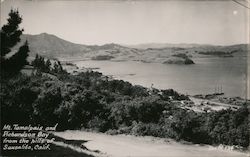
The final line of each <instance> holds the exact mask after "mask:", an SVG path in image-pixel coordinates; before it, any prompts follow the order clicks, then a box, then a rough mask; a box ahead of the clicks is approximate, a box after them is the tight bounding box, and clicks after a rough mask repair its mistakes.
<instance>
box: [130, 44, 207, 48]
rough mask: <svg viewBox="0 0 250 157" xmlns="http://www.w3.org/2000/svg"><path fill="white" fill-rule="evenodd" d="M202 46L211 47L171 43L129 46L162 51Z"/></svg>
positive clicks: (199, 45)
mask: <svg viewBox="0 0 250 157" xmlns="http://www.w3.org/2000/svg"><path fill="white" fill-rule="evenodd" d="M202 46H211V45H201V44H170V43H144V44H136V45H127V47H130V48H137V49H148V48H153V49H161V48H169V47H179V48H193V47H202Z"/></svg>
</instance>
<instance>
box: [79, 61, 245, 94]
mask: <svg viewBox="0 0 250 157" xmlns="http://www.w3.org/2000/svg"><path fill="white" fill-rule="evenodd" d="M194 61H195V63H196V64H194V65H165V64H160V63H141V62H133V61H126V62H112V61H77V62H75V64H77V66H79V67H89V68H100V69H97V70H96V71H100V72H102V73H103V74H105V75H113V76H114V77H115V78H117V79H122V80H125V81H129V82H130V83H132V84H138V85H142V86H145V87H150V86H151V85H152V84H153V87H155V88H159V89H167V88H173V89H175V90H176V91H179V92H181V93H184V94H191V95H192V94H208V93H213V92H215V88H217V91H218V90H221V87H222V90H223V92H224V93H225V95H226V96H240V97H243V98H245V95H246V87H247V85H246V62H245V59H244V58H240V57H238V58H236V57H235V58H197V59H194Z"/></svg>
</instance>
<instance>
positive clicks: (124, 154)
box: [55, 131, 247, 157]
mask: <svg viewBox="0 0 250 157" xmlns="http://www.w3.org/2000/svg"><path fill="white" fill-rule="evenodd" d="M55 135H57V136H60V137H62V138H65V139H68V140H87V141H88V142H86V143H84V146H85V147H87V148H88V149H90V150H92V151H94V150H98V151H100V152H101V153H102V156H103V154H105V155H106V156H109V157H153V156H154V157H247V154H246V153H241V152H237V151H232V150H225V149H221V148H217V147H212V146H208V145H204V146H201V145H193V144H182V143H179V142H176V141H174V140H171V139H162V138H155V137H135V136H128V135H107V134H102V133H90V132H85V131H65V132H56V133H55ZM166 140H167V141H166Z"/></svg>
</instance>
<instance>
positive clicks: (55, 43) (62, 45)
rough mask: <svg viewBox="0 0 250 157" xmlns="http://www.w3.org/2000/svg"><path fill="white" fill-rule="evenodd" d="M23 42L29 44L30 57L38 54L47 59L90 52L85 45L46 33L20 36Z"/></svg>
mask: <svg viewBox="0 0 250 157" xmlns="http://www.w3.org/2000/svg"><path fill="white" fill-rule="evenodd" d="M25 40H28V42H29V47H30V52H31V55H35V54H39V55H42V56H47V57H58V56H73V55H76V54H81V53H84V52H87V51H90V50H91V49H89V48H88V46H87V45H81V44H75V43H72V42H69V41H66V40H63V39H61V38H59V37H57V36H55V35H51V34H47V33H42V34H38V35H28V34H24V35H22V36H21V41H22V42H23V41H25ZM22 42H21V43H22Z"/></svg>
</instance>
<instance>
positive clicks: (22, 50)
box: [0, 9, 29, 74]
mask: <svg viewBox="0 0 250 157" xmlns="http://www.w3.org/2000/svg"><path fill="white" fill-rule="evenodd" d="M7 21H8V23H7V24H5V25H3V27H2V29H1V56H0V64H1V73H3V74H16V73H17V72H19V71H20V70H21V69H22V68H23V66H24V65H26V64H27V61H26V59H27V57H28V52H29V46H28V42H27V41H26V42H25V43H24V44H23V45H22V46H20V47H19V49H18V51H17V52H16V53H15V54H14V55H12V56H10V57H7V54H9V53H10V52H11V49H12V48H13V47H14V46H15V45H16V44H17V43H18V42H20V36H21V35H22V32H23V31H24V30H23V29H20V28H19V24H20V23H21V22H22V18H21V16H20V15H19V12H18V10H13V9H11V11H10V13H9V18H8V19H7Z"/></svg>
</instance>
